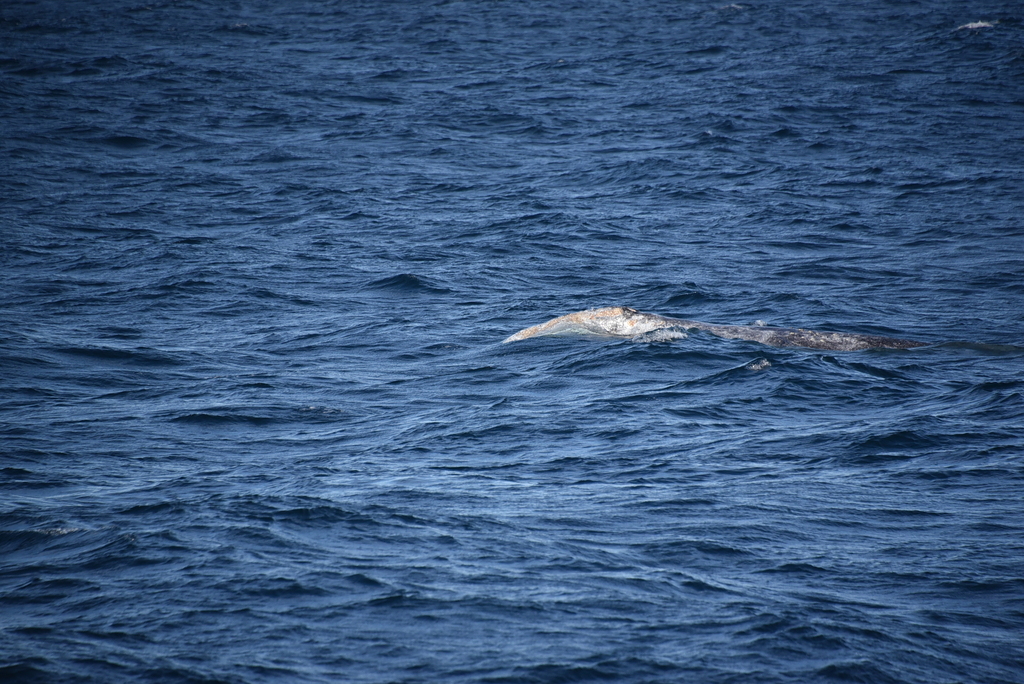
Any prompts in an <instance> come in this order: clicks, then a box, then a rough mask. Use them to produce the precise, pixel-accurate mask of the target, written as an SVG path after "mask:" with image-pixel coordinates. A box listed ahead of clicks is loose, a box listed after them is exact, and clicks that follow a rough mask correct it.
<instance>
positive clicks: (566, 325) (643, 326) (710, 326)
mask: <svg viewBox="0 0 1024 684" xmlns="http://www.w3.org/2000/svg"><path fill="white" fill-rule="evenodd" d="M664 328H685V329H690V330H693V329H696V330H704V331H707V332H709V333H711V334H712V335H717V336H719V337H726V338H729V339H736V340H750V341H752V342H760V343H761V344H768V345H771V346H773V347H804V348H806V349H827V350H830V351H861V350H864V349H912V348H914V347H923V346H925V345H927V344H928V343H927V342H917V341H915V340H903V339H899V338H896V337H883V336H881V335H861V334H858V333H842V332H824V331H819V330H803V329H800V328H772V327H769V326H756V325H717V324H715V323H701V322H700V321H688V320H685V319H682V318H669V317H667V316H659V315H657V314H650V313H644V312H643V311H637V310H636V309H630V308H629V307H626V306H609V307H606V308H603V309H587V310H586V311H577V312H576V313H571V314H567V315H565V316H559V317H558V318H553V319H552V320H550V321H548V322H547V323H541V324H540V325H535V326H533V327H532V328H526V329H525V330H520V331H519V332H517V333H516V334H515V335H512V336H510V337H508V338H506V339H505V340H504V342H503V343H508V342H517V341H519V340H525V339H526V338H528V337H537V336H538V335H572V334H582V335H608V336H613V337H635V336H637V335H643V334H645V333H649V332H651V331H654V330H662V329H664Z"/></svg>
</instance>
